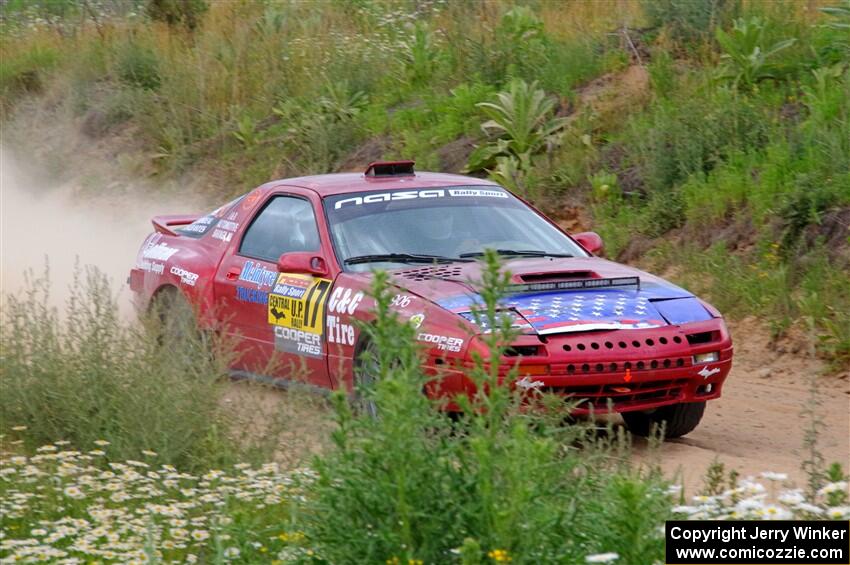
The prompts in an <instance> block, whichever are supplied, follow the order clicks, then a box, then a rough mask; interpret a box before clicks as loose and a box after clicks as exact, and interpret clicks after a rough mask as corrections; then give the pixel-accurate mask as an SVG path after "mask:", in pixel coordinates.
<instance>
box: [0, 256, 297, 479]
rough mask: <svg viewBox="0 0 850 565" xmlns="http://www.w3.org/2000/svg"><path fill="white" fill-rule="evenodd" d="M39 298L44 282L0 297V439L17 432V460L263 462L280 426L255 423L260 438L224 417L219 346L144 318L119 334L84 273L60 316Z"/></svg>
mask: <svg viewBox="0 0 850 565" xmlns="http://www.w3.org/2000/svg"><path fill="white" fill-rule="evenodd" d="M47 288H49V281H48V279H47V277H46V275H45V276H44V277H41V278H38V279H35V280H32V281H31V284H30V287H29V290H27V291H26V292H24V293H22V295H20V296H9V297H4V300H6V303H5V304H4V312H3V320H2V322H3V325H2V335H3V339H2V341H0V380H1V381H2V388H3V409H2V410H0V429H2V430H6V431H8V430H10V429H12V428H14V427H17V426H23V427H25V428H26V433H24V434H19V435H20V437H21V442H22V443H20V442H19V443H20V445H21V448H22V449H24V450H26V451H28V452H34V451H35V450H36V448H38V447H39V446H41V445H43V444H48V443H51V442H54V441H57V440H61V441H64V442H67V443H68V444H70V445H73V446H74V447H75V448H78V449H94V448H96V447H97V446H98V445H99V444H100V443H103V442H105V443H108V444H109V445H110V448H109V457H108V460H109V461H116V460H124V459H142V460H144V459H145V455H144V454H145V453H146V452H149V451H153V452H155V453H156V454H157V458H156V461H157V463H160V464H168V465H174V466H176V467H179V468H180V469H184V470H193V471H194V470H205V469H210V468H215V467H218V466H222V465H224V466H227V465H232V464H234V463H237V462H245V461H249V462H258V461H265V460H266V458H267V457H268V453H269V451H270V449H272V448H274V447H275V446H276V442H277V441H278V439H279V437H278V435H277V433H278V432H279V431H280V426H279V420H280V417H281V416H283V415H282V414H280V415H275V414H264V416H265V417H266V418H267V421H266V422H265V423H264V427H263V430H262V431H259V430H258V431H252V432H250V433H249V426H248V425H246V424H247V423H248V422H249V421H250V420H246V419H245V415H244V414H240V413H239V412H238V411H237V410H235V409H228V408H227V406H226V403H225V402H224V396H225V393H226V392H227V387H226V382H223V380H222V378H223V377H224V376H225V375H226V374H227V366H228V363H229V361H230V360H231V359H232V353H231V350H230V346H229V344H228V343H226V342H223V341H222V339H220V338H217V337H213V336H214V334H212V333H209V334H207V333H205V334H202V335H198V334H196V333H195V332H194V331H192V330H190V329H187V328H176V327H174V326H172V327H163V326H162V324H161V323H160V321H159V318H158V316H154V315H152V316H150V317H148V318H143V319H142V320H140V322H137V323H135V324H133V325H130V324H129V323H128V322H127V321H126V320H123V319H121V317H120V315H119V311H118V307H117V304H116V302H115V297H114V295H113V294H112V291H111V290H110V289H109V286H108V283H107V281H106V278H105V276H104V275H102V274H101V273H99V272H98V271H96V270H94V269H89V270H87V271H86V272H85V273H84V274H82V275H81V276H80V277H79V278H78V280H76V281H74V284H73V287H72V288H71V293H70V296H69V298H68V301H67V308H66V309H65V311H64V312H61V313H60V312H59V311H57V309H55V308H53V307H50V306H48V304H49V303H50V297H49V296H48V294H47V290H46V289H47ZM174 307H175V306H172V308H174ZM187 308H188V306H187ZM188 314H189V315H191V310H189V311H188ZM184 319H186V318H184ZM191 319H192V318H191V317H188V320H189V321H191ZM174 334H179V335H181V336H182V337H181V338H180V339H179V340H177V339H176V338H173V337H172V338H169V337H167V336H168V335H174ZM166 342H167V345H164V344H165V343H166ZM175 344H177V345H175ZM164 347H167V348H168V349H169V351H168V353H165V352H164ZM211 352H215V355H211ZM255 417H257V414H252V415H251V416H250V418H255Z"/></svg>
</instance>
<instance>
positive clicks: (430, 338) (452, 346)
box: [416, 333, 463, 353]
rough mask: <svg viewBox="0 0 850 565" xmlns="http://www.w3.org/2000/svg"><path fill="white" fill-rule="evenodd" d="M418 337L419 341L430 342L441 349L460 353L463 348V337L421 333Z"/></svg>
mask: <svg viewBox="0 0 850 565" xmlns="http://www.w3.org/2000/svg"><path fill="white" fill-rule="evenodd" d="M416 339H418V340H419V341H424V342H425V343H429V344H431V345H432V346H433V347H435V348H436V349H439V350H440V351H450V352H452V353H459V352H460V350H461V348H462V347H463V339H461V338H459V337H448V336H444V335H436V334H429V333H421V334H419V335H418V336H417V337H416Z"/></svg>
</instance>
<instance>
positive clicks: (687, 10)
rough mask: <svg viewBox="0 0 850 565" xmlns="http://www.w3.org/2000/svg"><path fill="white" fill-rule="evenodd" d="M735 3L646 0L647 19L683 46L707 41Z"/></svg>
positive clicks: (722, 1)
mask: <svg viewBox="0 0 850 565" xmlns="http://www.w3.org/2000/svg"><path fill="white" fill-rule="evenodd" d="M733 4H734V1H728V0H702V1H698V2H691V1H688V0H643V2H642V5H643V8H644V11H645V12H646V15H647V18H648V19H649V21H650V23H651V24H652V25H653V26H664V27H666V28H667V29H668V30H669V32H670V35H671V36H672V37H673V39H674V40H676V41H678V42H681V43H682V44H687V43H691V44H692V43H693V42H695V41H700V40H705V39H707V38H708V37H709V36H710V33H711V28H712V27H714V26H716V25H717V24H718V23H720V19H721V16H722V15H723V13H724V12H725V11H728V10H729V8H730V7H734V6H733Z"/></svg>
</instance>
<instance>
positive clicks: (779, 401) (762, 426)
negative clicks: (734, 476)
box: [636, 321, 850, 492]
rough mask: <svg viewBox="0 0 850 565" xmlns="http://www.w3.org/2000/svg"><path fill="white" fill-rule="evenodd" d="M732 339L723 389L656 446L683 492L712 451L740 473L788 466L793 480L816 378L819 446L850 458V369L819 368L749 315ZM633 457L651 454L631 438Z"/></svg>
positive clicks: (798, 475) (697, 479) (799, 478)
mask: <svg viewBox="0 0 850 565" xmlns="http://www.w3.org/2000/svg"><path fill="white" fill-rule="evenodd" d="M731 330H732V335H733V338H734V340H735V357H734V361H733V368H732V372H731V374H730V376H729V378H728V380H727V381H726V385H725V388H724V390H723V397H722V398H721V399H719V400H714V401H712V402H709V404H708V408H707V409H706V413H705V416H704V418H703V420H702V423H700V425H699V427H698V428H697V429H696V430H694V431H693V432H691V433H690V434H688V435H687V436H685V437H683V438H680V439H676V440H671V441H667V442H665V443H664V445H663V446H662V447H661V449H660V453H659V454H658V455H660V457H661V464H662V468H663V469H664V470H665V471H666V472H667V473H668V474H669V475H670V476H675V475H678V474H680V476H681V479H682V480H683V481H684V484H685V485H686V487H687V490H688V492H693V490H694V489H695V488H698V487H699V486H700V484H701V483H702V477H703V476H704V474H705V470H706V468H707V467H708V465H709V464H710V463H711V462H712V461H713V460H714V459H715V458H718V459H719V460H720V461H722V462H723V463H724V464H725V465H726V467H727V468H734V469H736V470H737V471H738V472H740V473H741V475H742V476H746V475H758V474H759V473H761V472H762V471H777V472H782V473H787V474H788V476H789V479H790V480H794V481H795V482H796V483H797V484H798V485H802V484H804V483H805V478H804V476H803V473H802V471H801V470H800V462H801V461H802V459H803V457H802V456H801V451H802V446H803V433H804V430H805V426H806V421H805V419H804V418H803V417H802V416H801V410H802V408H803V405H804V403H805V402H806V400H807V398H809V396H810V389H811V385H810V383H811V377H812V376H815V377H816V380H817V383H818V385H817V390H818V392H819V396H820V401H821V402H822V404H821V405H820V410H819V412H818V413H819V414H820V416H821V417H822V418H823V424H824V427H823V431H822V433H821V435H820V438H819V441H820V445H819V447H820V450H821V452H822V453H823V455H824V457H825V459H826V461H827V463H831V462H834V461H837V462H840V463H841V464H842V465H844V467H845V470H846V469H847V467H848V464H850V379H849V378H848V377H850V374H848V371H845V372H844V373H843V374H840V375H838V376H835V375H831V376H820V372H821V371H822V369H823V365H822V364H821V363H820V362H819V361H817V360H816V359H811V358H810V357H808V356H807V355H805V354H803V353H802V352H801V351H797V352H796V353H791V351H792V350H795V349H798V348H799V347H800V346H799V345H797V344H794V343H793V342H789V343H782V344H780V345H778V346H777V347H769V346H768V343H769V338H768V335H767V333H766V332H765V331H763V330H762V329H761V328H760V327H759V325H758V324H757V323H755V322H753V321H749V322H748V321H745V322H742V323H738V324H733V325H732V326H731ZM636 447H637V449H636V452H637V453H636V456H637V457H638V459H640V458H646V457H651V456H654V455H651V454H649V453H648V450H647V449H646V443H645V442H639V443H637V445H636Z"/></svg>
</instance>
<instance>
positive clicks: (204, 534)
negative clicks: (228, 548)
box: [192, 530, 210, 541]
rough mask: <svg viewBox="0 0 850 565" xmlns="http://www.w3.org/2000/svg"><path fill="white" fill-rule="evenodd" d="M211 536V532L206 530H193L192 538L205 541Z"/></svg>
mask: <svg viewBox="0 0 850 565" xmlns="http://www.w3.org/2000/svg"><path fill="white" fill-rule="evenodd" d="M209 537H210V533H209V532H208V531H206V530H192V539H193V540H195V541H204V540H205V539H207V538H209Z"/></svg>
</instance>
